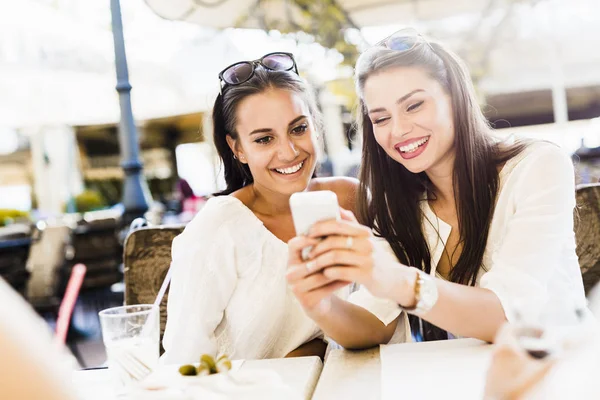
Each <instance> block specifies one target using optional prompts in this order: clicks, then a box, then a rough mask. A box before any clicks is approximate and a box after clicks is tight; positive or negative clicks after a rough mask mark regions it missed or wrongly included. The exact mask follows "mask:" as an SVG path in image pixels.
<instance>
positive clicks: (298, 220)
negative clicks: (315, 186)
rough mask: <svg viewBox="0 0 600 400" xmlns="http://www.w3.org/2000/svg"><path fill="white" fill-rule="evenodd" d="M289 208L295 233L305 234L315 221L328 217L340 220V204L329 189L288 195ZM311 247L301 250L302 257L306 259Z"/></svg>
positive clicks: (324, 219)
mask: <svg viewBox="0 0 600 400" xmlns="http://www.w3.org/2000/svg"><path fill="white" fill-rule="evenodd" d="M290 208H291V209H292V218H293V220H294V228H295V229H296V235H306V234H308V231H309V230H310V227H311V226H313V224H315V223H316V222H319V221H326V220H329V219H335V220H338V221H339V220H340V219H341V218H342V217H341V215H340V206H339V204H338V200H337V195H336V194H335V193H333V192H332V191H329V190H319V191H314V192H298V193H294V194H293V195H292V196H291V197H290ZM310 249H311V247H307V248H305V249H303V250H302V258H303V259H304V260H306V259H307V258H308V253H309V252H310Z"/></svg>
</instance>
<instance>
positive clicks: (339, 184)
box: [309, 176, 359, 211]
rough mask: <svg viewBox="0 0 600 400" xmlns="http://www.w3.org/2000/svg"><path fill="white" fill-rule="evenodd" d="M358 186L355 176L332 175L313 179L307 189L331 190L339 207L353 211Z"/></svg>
mask: <svg viewBox="0 0 600 400" xmlns="http://www.w3.org/2000/svg"><path fill="white" fill-rule="evenodd" d="M358 186H359V182H358V179H356V178H350V177H347V176H334V177H329V178H315V179H313V180H312V181H311V184H310V186H309V190H331V191H332V192H334V193H335V194H336V195H337V197H338V202H339V203H340V206H341V207H343V208H345V209H347V210H348V209H349V210H352V211H354V208H355V207H356V198H357V194H358Z"/></svg>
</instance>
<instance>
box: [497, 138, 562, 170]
mask: <svg viewBox="0 0 600 400" xmlns="http://www.w3.org/2000/svg"><path fill="white" fill-rule="evenodd" d="M526 171H531V172H536V171H540V172H542V171H545V172H548V173H553V172H559V171H565V172H567V173H572V171H573V164H572V161H571V156H570V155H569V154H568V152H567V151H566V150H565V149H563V148H562V147H560V146H559V145H558V144H555V143H552V142H548V141H542V140H532V141H528V142H527V143H526V145H525V147H524V148H523V150H522V151H521V152H520V153H519V154H517V155H515V156H514V157H513V158H511V159H510V160H508V161H507V162H506V164H505V166H504V167H503V168H502V175H503V176H504V177H507V176H509V175H522V173H523V172H526Z"/></svg>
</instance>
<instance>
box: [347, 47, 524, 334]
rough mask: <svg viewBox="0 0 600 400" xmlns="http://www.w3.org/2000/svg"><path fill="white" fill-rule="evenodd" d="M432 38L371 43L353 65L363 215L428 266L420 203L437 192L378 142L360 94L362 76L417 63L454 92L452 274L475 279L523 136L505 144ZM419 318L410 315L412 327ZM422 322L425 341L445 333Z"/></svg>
mask: <svg viewBox="0 0 600 400" xmlns="http://www.w3.org/2000/svg"><path fill="white" fill-rule="evenodd" d="M429 44H430V46H429V45H428V44H427V43H425V42H423V43H417V44H416V45H415V46H414V47H413V48H412V49H411V50H408V51H404V52H399V51H394V50H389V49H387V48H384V47H374V48H371V49H369V50H367V51H366V52H365V53H363V54H362V55H361V57H360V58H359V60H358V62H357V64H356V84H357V90H358V92H359V94H360V97H361V108H362V109H361V112H360V116H359V124H360V125H362V131H363V161H362V167H361V171H360V189H359V199H358V210H359V217H360V219H361V222H362V223H364V224H366V225H369V226H371V227H373V229H374V230H375V233H376V234H377V235H379V236H381V237H383V238H385V239H386V240H387V241H388V242H389V243H390V245H391V247H392V249H393V250H394V253H395V254H396V256H397V257H398V259H399V260H400V262H402V263H403V264H405V265H410V266H414V267H416V268H418V269H420V270H422V271H425V272H427V273H430V272H431V253H430V251H429V248H428V246H427V242H426V241H425V236H424V234H423V231H422V224H423V219H424V215H423V213H422V211H421V202H422V201H424V200H423V199H424V197H423V196H424V194H426V193H427V194H428V195H429V196H430V197H429V198H430V199H432V197H431V196H432V195H433V196H435V188H434V187H433V185H432V183H431V181H430V180H429V178H428V177H427V175H426V174H425V172H421V173H419V174H414V173H411V172H410V171H408V170H407V169H406V168H405V167H404V166H403V165H402V164H400V163H398V162H397V161H395V160H393V159H392V158H391V157H389V156H388V155H387V153H386V152H385V150H384V149H383V148H381V146H379V145H378V143H377V142H376V140H375V137H374V134H373V125H372V123H371V121H370V119H369V117H368V115H367V109H366V106H365V104H364V102H363V100H362V93H363V89H364V85H365V81H366V80H367V78H368V77H369V76H371V75H372V74H374V73H377V72H380V71H382V70H386V69H390V68H395V67H415V68H420V69H422V70H424V71H425V72H426V73H427V74H428V76H430V77H431V78H433V79H435V80H436V81H437V82H438V83H439V84H440V85H442V87H443V88H444V90H445V91H446V93H447V94H449V96H450V99H451V104H452V110H453V120H454V133H455V140H454V149H455V153H456V157H455V162H454V177H453V182H454V197H455V200H456V205H457V213H458V223H459V231H460V239H459V240H460V243H461V244H462V245H463V252H462V253H461V255H460V257H459V259H458V261H457V262H456V265H455V266H454V267H453V268H452V270H451V272H450V277H449V278H450V280H451V281H452V282H456V283H461V284H465V285H471V286H473V285H475V283H476V280H477V275H478V273H479V270H480V268H481V267H484V268H485V266H483V265H482V260H483V255H484V252H485V247H486V242H487V238H488V232H489V228H490V223H491V220H492V216H493V213H494V206H495V202H496V196H497V194H498V186H499V174H498V170H499V167H500V166H501V165H503V164H504V163H505V162H506V161H507V160H509V159H511V158H512V157H514V156H516V155H517V154H519V153H520V152H521V151H522V150H523V149H524V148H525V146H526V143H525V142H517V143H513V144H506V143H500V142H499V141H498V139H497V138H495V137H494V136H493V132H492V129H491V128H490V126H489V124H488V122H487V120H486V119H485V117H484V116H483V113H482V112H481V109H480V107H479V105H478V102H477V98H476V95H475V91H474V89H473V84H472V81H471V79H470V76H469V71H468V69H467V67H466V66H465V64H464V63H463V62H462V61H461V60H460V59H459V58H458V56H456V55H455V54H453V53H452V52H450V51H449V50H447V49H446V48H445V47H444V46H443V45H441V44H438V43H435V42H431V43H429ZM433 199H435V197H433ZM418 322H419V321H418V320H417V319H416V318H414V317H411V327H412V328H415V325H417V326H418V325H419V324H418ZM423 326H424V332H421V334H422V335H423V339H424V340H432V339H440V338H442V337H443V334H444V333H445V332H443V331H441V330H440V329H439V328H436V327H434V326H433V325H431V324H427V323H425V321H423Z"/></svg>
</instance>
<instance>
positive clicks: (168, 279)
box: [140, 264, 172, 337]
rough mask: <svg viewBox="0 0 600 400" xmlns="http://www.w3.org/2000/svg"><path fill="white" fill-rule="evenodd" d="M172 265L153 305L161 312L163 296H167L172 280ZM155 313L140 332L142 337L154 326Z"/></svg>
mask: <svg viewBox="0 0 600 400" xmlns="http://www.w3.org/2000/svg"><path fill="white" fill-rule="evenodd" d="M171 266H172V264H171V265H169V269H168V270H167V275H166V276H165V280H164V281H163V283H162V285H161V286H160V290H159V291H158V294H157V295H156V299H155V300H154V304H153V306H152V308H153V309H158V313H160V303H161V301H162V299H163V297H164V296H165V292H166V291H167V288H168V287H169V283H170V282H171ZM154 315H155V314H154V313H151V314H150V316H149V317H148V319H147V320H146V323H145V324H144V326H143V327H142V331H141V333H140V335H141V336H142V337H144V336H145V335H146V334H147V330H148V329H150V328H149V327H150V326H152V324H153V323H154Z"/></svg>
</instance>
